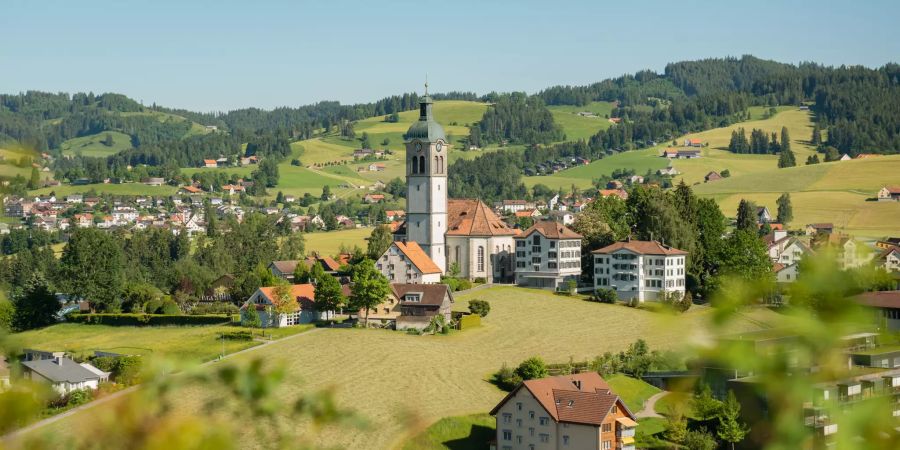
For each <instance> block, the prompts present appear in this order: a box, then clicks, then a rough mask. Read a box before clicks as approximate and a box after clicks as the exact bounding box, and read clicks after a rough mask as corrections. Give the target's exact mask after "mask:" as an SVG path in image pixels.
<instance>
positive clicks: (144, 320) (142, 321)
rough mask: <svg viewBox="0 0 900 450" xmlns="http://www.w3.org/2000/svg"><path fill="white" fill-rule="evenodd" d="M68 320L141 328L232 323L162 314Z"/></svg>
mask: <svg viewBox="0 0 900 450" xmlns="http://www.w3.org/2000/svg"><path fill="white" fill-rule="evenodd" d="M66 320H68V321H69V322H74V323H84V324H96V325H110V326H115V327H140V326H160V325H219V324H224V323H229V322H231V321H232V317H231V316H226V315H191V316H187V315H161V314H69V315H68V316H66Z"/></svg>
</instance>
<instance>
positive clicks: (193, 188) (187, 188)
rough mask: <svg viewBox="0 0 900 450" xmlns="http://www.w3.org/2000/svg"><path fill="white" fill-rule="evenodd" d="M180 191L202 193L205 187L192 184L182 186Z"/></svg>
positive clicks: (183, 192) (181, 192)
mask: <svg viewBox="0 0 900 450" xmlns="http://www.w3.org/2000/svg"><path fill="white" fill-rule="evenodd" d="M178 192H179V193H180V194H200V193H202V192H203V189H200V188H198V187H196V186H192V185H190V184H187V185H184V186H182V187H181V188H180V189H179V190H178Z"/></svg>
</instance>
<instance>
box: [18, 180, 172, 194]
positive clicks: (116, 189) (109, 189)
mask: <svg viewBox="0 0 900 450" xmlns="http://www.w3.org/2000/svg"><path fill="white" fill-rule="evenodd" d="M91 190H93V191H94V192H97V193H98V194H104V193H105V194H111V195H125V196H138V195H157V196H158V195H163V196H165V195H173V194H175V192H177V191H178V188H176V187H175V186H165V185H164V186H147V185H146V184H143V183H125V184H103V183H97V184H85V185H82V186H72V185H69V184H66V185H62V186H53V187H45V188H41V189H37V190H34V191H31V193H32V194H34V195H44V194H49V193H51V192H55V193H56V195H57V196H65V195H69V194H83V193H86V192H90V191H91Z"/></svg>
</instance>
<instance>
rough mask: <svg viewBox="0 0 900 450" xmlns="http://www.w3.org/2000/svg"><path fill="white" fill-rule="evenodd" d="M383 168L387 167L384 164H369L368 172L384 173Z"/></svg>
mask: <svg viewBox="0 0 900 450" xmlns="http://www.w3.org/2000/svg"><path fill="white" fill-rule="evenodd" d="M385 168H387V166H385V165H384V163H372V164H369V172H384V169H385Z"/></svg>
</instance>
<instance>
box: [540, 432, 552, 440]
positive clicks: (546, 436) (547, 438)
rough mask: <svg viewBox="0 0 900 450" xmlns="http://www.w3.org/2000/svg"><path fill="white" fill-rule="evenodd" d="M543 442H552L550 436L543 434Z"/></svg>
mask: <svg viewBox="0 0 900 450" xmlns="http://www.w3.org/2000/svg"><path fill="white" fill-rule="evenodd" d="M541 442H550V435H549V434H547V433H541Z"/></svg>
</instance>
